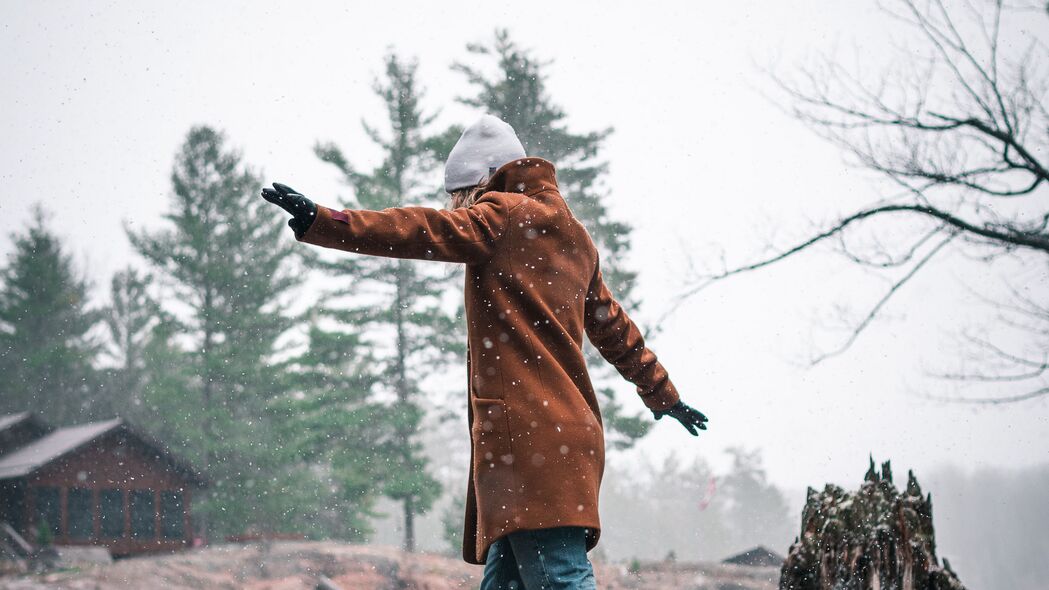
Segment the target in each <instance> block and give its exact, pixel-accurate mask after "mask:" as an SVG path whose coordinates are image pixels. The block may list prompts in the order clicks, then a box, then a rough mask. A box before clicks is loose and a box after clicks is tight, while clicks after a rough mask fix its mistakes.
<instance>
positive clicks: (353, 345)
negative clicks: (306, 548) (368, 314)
mask: <svg viewBox="0 0 1049 590" xmlns="http://www.w3.org/2000/svg"><path fill="white" fill-rule="evenodd" d="M344 315H345V312H343V311H341V310H336V309H329V308H326V307H324V306H317V307H314V308H313V310H312V316H313V317H312V321H311V322H310V325H309V334H308V346H307V348H306V350H305V351H304V352H303V353H302V354H301V355H298V356H296V357H294V358H291V359H289V360H288V361H287V366H288V367H289V370H288V372H287V373H286V375H287V376H288V378H289V379H290V386H289V389H290V390H294V394H293V395H291V396H287V397H285V398H282V399H280V400H278V402H277V403H274V404H273V405H272V406H271V408H270V411H271V413H272V416H273V418H274V420H275V423H276V424H278V425H280V436H281V439H282V440H284V441H285V443H284V444H285V445H286V446H287V448H288V449H290V450H291V452H292V454H293V456H294V458H295V460H296V461H299V462H300V463H301V464H302V465H312V466H316V467H318V468H320V469H321V470H322V474H321V476H320V477H319V478H318V480H319V481H320V482H322V484H323V485H322V486H320V487H316V488H312V489H311V490H307V494H308V493H310V492H316V494H317V495H316V496H315V497H312V498H310V497H304V498H302V504H301V506H302V510H301V512H300V514H299V515H298V517H299V518H300V519H301V520H302V522H301V524H300V528H302V529H303V530H307V529H308V530H311V531H312V532H313V533H315V534H317V535H319V536H323V537H334V538H338V539H344V540H348V541H353V542H364V541H367V540H368V539H369V537H370V535H371V534H372V533H373V532H374V530H373V529H372V527H371V525H370V523H369V520H370V519H371V518H374V517H375V516H377V514H376V512H375V511H374V510H373V507H374V504H375V500H376V499H377V497H378V495H379V493H380V491H381V482H382V481H383V478H384V473H383V468H384V466H385V465H386V464H387V462H388V461H387V457H386V456H385V453H387V452H388V450H389V446H390V445H389V441H388V438H389V435H390V432H389V429H388V428H385V425H384V417H385V407H384V405H383V404H381V403H378V402H374V401H371V399H370V397H371V391H372V389H373V388H374V387H375V385H376V384H377V383H378V382H379V381H380V377H379V375H378V374H377V373H376V371H375V370H374V367H375V366H376V362H375V359H374V357H373V356H372V354H371V351H370V349H369V347H368V346H367V345H366V344H365V343H364V342H363V341H362V339H361V337H360V334H359V333H358V332H354V331H351V332H346V331H343V330H326V329H323V328H322V327H321V326H320V325H319V321H318V320H321V319H327V320H335V321H338V320H342V325H347V324H348V325H351V326H352V318H345V317H344Z"/></svg>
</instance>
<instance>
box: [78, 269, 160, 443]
mask: <svg viewBox="0 0 1049 590" xmlns="http://www.w3.org/2000/svg"><path fill="white" fill-rule="evenodd" d="M150 282H151V279H150V277H148V276H146V275H143V274H142V273H141V272H140V271H138V270H136V269H134V268H133V267H128V268H126V269H124V270H122V271H119V272H117V273H116V274H115V275H113V278H112V280H111V281H110V289H109V293H110V304H109V305H108V306H107V307H106V308H105V309H104V310H103V318H102V319H103V323H104V324H105V326H106V336H107V339H106V340H107V342H106V344H107V346H106V350H105V354H106V356H107V357H109V360H110V362H111V364H112V366H110V367H109V368H107V369H105V370H103V371H102V376H101V379H100V380H101V386H100V388H99V392H98V394H97V395H96V400H95V401H96V403H97V406H98V408H99V413H101V414H103V415H113V416H116V415H120V416H122V417H124V418H126V419H128V420H130V421H131V422H133V423H136V424H142V426H143V427H145V424H143V420H144V419H146V418H147V417H148V416H150V415H151V414H150V413H149V412H147V411H146V408H145V407H144V403H143V401H144V400H143V397H142V395H143V388H144V386H145V385H146V382H147V378H148V372H147V367H146V365H147V358H146V356H145V352H146V347H147V344H148V342H149V338H150V337H151V336H152V334H153V328H154V327H155V326H156V325H157V322H159V321H162V315H163V312H162V310H161V309H160V306H159V305H158V304H157V302H156V301H155V300H154V299H153V298H152V297H151V296H150V294H149V293H148V291H147V290H148V287H149V284H150Z"/></svg>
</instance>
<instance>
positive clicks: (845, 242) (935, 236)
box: [664, 0, 1049, 403]
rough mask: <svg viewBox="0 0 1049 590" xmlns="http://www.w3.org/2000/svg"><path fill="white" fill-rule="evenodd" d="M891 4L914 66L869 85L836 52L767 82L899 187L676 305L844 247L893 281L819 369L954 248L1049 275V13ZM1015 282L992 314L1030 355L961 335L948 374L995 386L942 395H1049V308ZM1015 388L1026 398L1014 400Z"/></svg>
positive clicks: (1009, 398)
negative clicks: (911, 40) (725, 283)
mask: <svg viewBox="0 0 1049 590" xmlns="http://www.w3.org/2000/svg"><path fill="white" fill-rule="evenodd" d="M880 7H881V8H882V9H883V10H884V11H885V12H886V13H887V14H888V15H890V16H891V17H892V19H894V20H895V21H896V22H899V23H900V24H901V26H903V27H906V28H908V29H909V30H910V31H911V32H913V33H916V35H915V38H916V39H917V40H918V43H919V47H918V48H914V47H909V48H906V49H904V48H900V50H899V51H900V57H901V58H902V60H901V61H902V62H904V63H906V64H907V65H908V66H909V67H907V68H899V67H895V68H892V69H888V70H886V71H885V72H884V73H883V74H882V75H881V76H879V77H878V78H877V79H876V80H874V81H873V82H872V81H869V80H866V79H865V77H864V76H862V75H860V74H858V73H857V72H855V71H854V70H850V69H849V68H847V67H846V66H844V65H843V64H842V62H841V61H840V60H836V59H833V58H831V57H826V56H825V57H822V58H820V59H819V60H818V61H817V62H816V63H815V64H814V65H811V66H806V67H804V68H802V69H800V71H799V73H798V74H796V75H794V76H792V77H791V78H790V79H789V80H788V79H785V78H784V77H783V76H781V75H778V74H776V73H773V72H770V73H769V75H770V77H771V78H772V79H773V80H774V82H775V87H776V89H777V91H778V92H782V93H783V94H784V95H785V96H786V97H787V99H788V100H787V101H785V102H786V103H787V104H788V105H790V106H789V107H788V110H789V112H790V114H791V115H792V116H794V117H796V118H797V119H798V120H800V121H802V122H803V123H805V124H806V125H807V126H808V127H809V128H810V129H812V130H813V131H815V132H816V133H817V134H819V135H820V136H822V137H824V138H826V139H828V140H830V141H831V142H833V143H834V144H836V145H838V146H840V147H841V148H842V149H843V150H844V151H845V153H846V154H847V155H848V156H849V159H850V160H851V161H852V162H853V163H854V164H855V165H857V166H859V167H861V168H864V169H867V170H870V171H874V172H876V173H878V175H881V176H882V177H884V178H885V179H887V181H888V182H887V183H886V186H888V187H889V189H888V190H887V193H886V194H885V195H884V196H883V197H882V198H880V199H879V200H877V201H876V202H873V203H869V204H868V205H867V206H865V207H862V208H860V209H857V210H854V211H852V212H850V213H849V214H846V215H843V216H840V217H837V218H836V219H835V220H834V221H833V222H832V223H830V224H827V225H826V226H823V227H817V228H815V229H814V230H813V231H812V233H811V235H810V236H809V237H808V238H806V239H803V240H800V241H799V242H798V243H796V244H794V245H792V246H789V247H786V248H782V249H779V250H777V251H775V252H774V253H773V254H772V255H769V256H767V257H764V258H761V259H758V260H756V261H754V262H751V263H749V264H744V265H741V266H737V267H728V266H725V267H723V268H722V269H721V270H720V271H718V272H705V273H693V274H692V275H691V277H690V280H689V282H688V285H687V288H686V289H685V290H684V291H683V292H682V293H681V294H680V295H679V297H678V298H677V299H676V301H675V303H674V306H673V307H676V306H677V305H680V303H682V302H683V301H685V300H687V299H689V298H691V297H693V296H695V295H696V294H697V293H699V292H700V291H701V290H703V289H704V288H706V287H708V286H710V285H711V284H713V283H716V282H718V281H722V280H724V279H727V278H729V277H732V276H734V275H738V274H741V273H745V272H750V271H755V270H759V269H762V268H765V267H768V266H770V265H773V264H776V263H777V262H780V261H782V260H784V259H787V258H790V257H793V256H795V255H798V254H800V253H803V252H805V251H807V250H810V249H812V248H813V247H815V246H817V245H820V244H828V245H831V246H832V247H833V248H834V250H835V251H836V252H837V253H839V254H840V255H842V256H844V257H845V258H846V259H847V260H848V261H850V262H851V263H854V264H855V265H858V266H861V267H864V268H868V269H873V271H874V272H878V273H884V274H885V275H886V276H887V277H890V278H891V280H890V282H889V284H890V286H889V287H888V288H887V289H886V291H885V292H884V294H883V295H882V296H881V298H880V299H879V300H878V301H877V302H876V303H875V304H874V305H873V306H872V307H871V308H869V310H868V311H867V313H866V314H865V315H864V316H863V317H862V318H861V319H860V320H859V321H857V322H855V323H853V324H852V325H850V327H849V335H848V337H847V338H845V339H844V341H843V342H841V343H840V345H839V346H837V347H835V348H833V349H832V350H830V351H827V352H823V353H820V354H819V355H817V356H816V357H815V358H814V360H813V364H815V363H819V362H821V361H822V360H824V359H826V358H828V357H831V356H834V355H837V354H840V353H842V352H844V351H846V350H847V349H848V348H849V347H850V346H851V345H852V344H853V343H854V342H855V341H856V340H857V338H859V337H860V335H861V334H862V333H863V332H864V330H866V329H867V328H868V326H870V325H871V323H872V322H874V321H875V320H876V319H877V318H878V317H879V316H880V314H881V313H882V311H883V309H884V308H885V306H886V304H887V303H888V302H889V301H890V299H892V297H893V296H894V295H895V294H897V292H899V291H900V289H902V288H903V287H904V286H905V285H906V284H907V283H908V281H910V280H911V279H912V278H913V277H914V276H915V275H917V274H918V273H920V272H921V271H922V270H923V269H925V268H927V267H928V266H929V265H930V264H931V263H934V262H935V261H936V260H937V259H938V258H939V257H942V253H943V252H944V251H945V250H947V249H953V250H956V251H960V252H961V253H963V254H965V255H967V256H970V257H975V258H976V259H977V260H979V261H982V262H986V263H987V264H992V263H995V262H996V261H998V260H999V259H1002V258H1010V259H1015V260H1019V261H1020V262H1021V263H1022V265H1024V266H1025V267H1026V268H1038V269H1041V271H1042V272H1040V273H1037V274H1039V275H1041V276H1044V271H1045V270H1049V231H1047V224H1049V201H1047V199H1046V197H1049V111H1047V107H1046V104H1047V91H1049V64H1047V61H1049V59H1047V58H1049V48H1047V46H1046V42H1045V36H1046V35H1045V32H1046V30H1047V28H1049V19H1047V18H1046V10H1049V6H1043V5H1041V4H1028V5H1015V4H1006V3H1004V2H1002V1H1000V0H999V1H997V2H993V1H981V0H958V1H957V2H955V3H952V4H951V5H950V6H948V5H947V4H946V3H945V2H944V0H924V1H917V0H896V1H894V2H892V3H891V4H889V5H881V6H880ZM879 230H891V231H893V232H894V235H903V236H905V239H903V240H899V239H894V240H892V241H891V242H889V243H882V242H880V241H877V240H872V239H871V238H870V232H871V231H875V232H877V231H879ZM1023 274H1024V275H1025V276H1029V278H1028V279H1027V280H1028V281H1034V280H1036V279H1035V278H1030V277H1034V276H1035V275H1034V274H1033V273H1023ZM1012 280H1016V281H1019V282H1018V283H1016V284H1010V285H1008V288H1009V290H1010V292H1011V293H1012V297H1010V298H1008V299H1007V300H1005V301H1002V300H996V301H993V304H994V305H993V308H994V309H996V310H997V314H998V318H997V319H998V320H999V321H1000V322H1002V323H1001V324H999V325H1006V326H1010V327H1011V328H1014V329H1016V330H1019V331H1021V332H1025V333H1026V334H1027V336H1029V338H1027V339H1026V340H1027V343H1026V344H1023V345H1020V346H1019V348H1017V347H1016V346H1015V342H1014V340H1015V339H1009V340H1010V342H1009V345H1008V346H1007V345H1005V344H1001V343H996V342H995V338H994V337H993V336H988V335H981V334H977V333H974V332H964V333H963V334H962V337H963V338H964V340H965V342H966V346H965V347H964V350H965V356H966V357H967V358H966V359H963V360H964V361H966V362H963V363H962V364H960V365H959V366H960V369H959V370H957V371H953V372H947V373H939V374H938V375H939V376H940V377H942V378H945V379H948V380H951V381H955V382H959V383H965V384H984V385H987V386H989V389H991V390H993V391H995V392H997V393H998V395H997V396H994V395H989V396H988V395H981V396H979V397H965V396H959V395H957V393H954V394H952V395H950V396H949V397H947V398H944V399H951V400H960V401H969V402H979V403H1006V402H1015V401H1020V400H1025V399H1032V398H1036V397H1040V396H1044V395H1047V394H1049V364H1047V357H1046V350H1049V302H1046V301H1045V300H1044V299H1039V298H1038V297H1035V296H1033V295H1031V294H1030V291H1032V290H1033V289H1034V288H1033V286H1032V284H1031V283H1030V282H1024V279H1012ZM673 307H672V308H671V309H673ZM668 313H669V312H668ZM664 317H665V316H664ZM971 367H977V368H976V369H971ZM1006 384H1009V387H1020V390H1019V391H1020V393H1018V394H1015V395H1012V394H1009V395H1002V394H1001V392H1002V390H1003V388H1004V387H1006ZM1010 391H1012V390H1011V389H1010Z"/></svg>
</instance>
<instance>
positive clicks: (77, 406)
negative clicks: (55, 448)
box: [0, 204, 99, 425]
mask: <svg viewBox="0 0 1049 590" xmlns="http://www.w3.org/2000/svg"><path fill="white" fill-rule="evenodd" d="M13 241H14V251H13V252H12V253H11V254H10V256H9V258H8V264H7V266H6V267H4V268H3V269H2V270H0V374H2V375H3V376H4V377H3V379H2V380H0V413H5V412H20V411H24V410H31V411H34V412H37V413H39V414H40V415H41V416H42V417H43V418H44V419H45V420H47V421H49V422H52V423H55V424H60V425H61V424H70V423H77V422H83V421H85V419H89V418H91V417H92V416H93V411H94V408H93V407H92V403H91V400H92V394H93V389H94V383H95V375H94V370H93V368H92V365H93V362H94V360H95V358H96V357H97V355H98V352H99V343H98V341H97V339H96V338H95V337H94V336H92V335H91V334H90V333H89V332H90V331H91V329H92V327H93V326H94V325H95V324H96V323H97V322H98V320H99V313H98V310H96V309H93V308H90V307H88V291H89V285H88V283H87V281H86V279H84V278H83V277H81V276H80V275H79V273H78V272H77V271H76V269H75V268H74V266H73V260H72V257H71V256H70V255H69V254H67V253H66V252H65V250H64V248H63V246H62V243H61V241H60V240H59V238H58V236H57V235H56V234H55V233H54V232H52V230H51V229H50V227H48V222H47V216H46V214H45V212H44V209H43V207H42V206H40V205H39V204H38V205H35V206H34V208H33V213H32V219H31V221H30V223H29V225H28V226H27V227H26V228H25V231H24V233H21V234H15V235H14V236H13Z"/></svg>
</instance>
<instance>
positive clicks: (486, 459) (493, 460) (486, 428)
mask: <svg viewBox="0 0 1049 590" xmlns="http://www.w3.org/2000/svg"><path fill="white" fill-rule="evenodd" d="M470 404H471V405H472V406H473V424H471V425H470V432H471V438H472V439H473V445H474V461H475V468H476V469H477V470H478V472H479V473H483V472H485V471H488V470H491V469H497V468H500V467H503V468H505V467H508V466H510V465H512V464H513V462H514V455H513V452H512V450H511V447H510V428H509V421H508V420H507V417H506V405H505V404H504V403H503V400H501V399H492V398H483V397H472V398H471V399H470Z"/></svg>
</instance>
